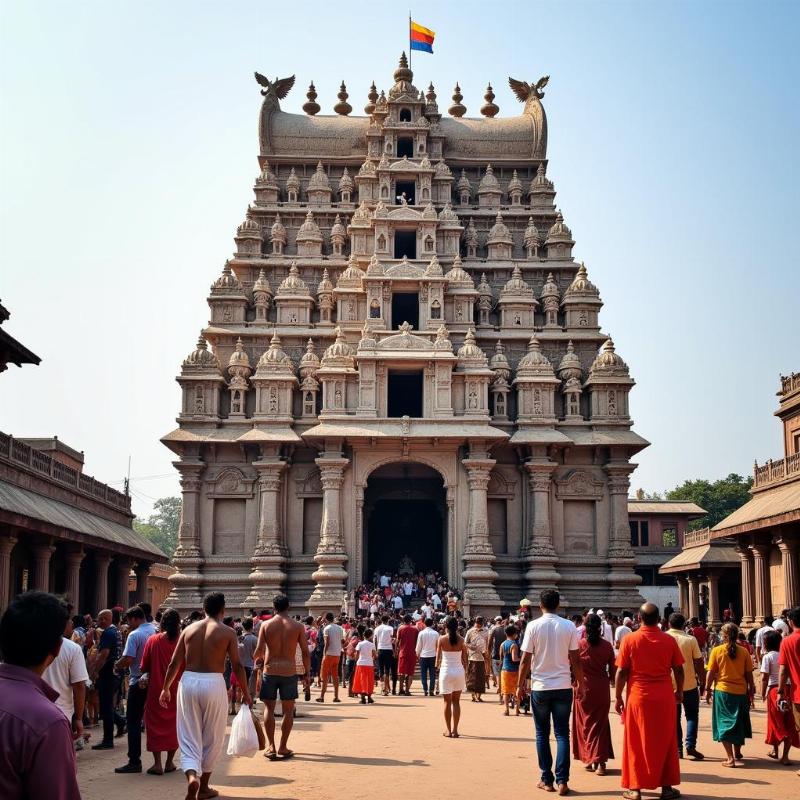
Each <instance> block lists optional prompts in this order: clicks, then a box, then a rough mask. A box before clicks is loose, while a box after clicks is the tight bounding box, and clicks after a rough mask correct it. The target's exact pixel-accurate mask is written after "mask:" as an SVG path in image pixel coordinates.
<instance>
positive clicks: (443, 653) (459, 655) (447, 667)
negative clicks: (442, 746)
mask: <svg viewBox="0 0 800 800" xmlns="http://www.w3.org/2000/svg"><path fill="white" fill-rule="evenodd" d="M445 627H446V628H447V633H446V634H445V635H444V636H440V637H439V641H438V642H437V643H436V668H437V669H438V670H439V693H440V694H441V695H442V698H443V699H444V721H445V724H446V725H447V732H446V733H444V734H442V735H443V736H445V737H447V738H451V739H458V721H459V719H460V718H461V692H465V691H466V690H467V683H466V680H465V675H466V668H467V646H466V645H465V644H464V640H463V639H462V638H461V636H459V635H458V620H457V619H456V618H455V617H448V618H447V622H446V623H445ZM451 723H452V724H451Z"/></svg>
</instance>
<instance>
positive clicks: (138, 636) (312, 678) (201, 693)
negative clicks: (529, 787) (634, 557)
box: [0, 572, 800, 800]
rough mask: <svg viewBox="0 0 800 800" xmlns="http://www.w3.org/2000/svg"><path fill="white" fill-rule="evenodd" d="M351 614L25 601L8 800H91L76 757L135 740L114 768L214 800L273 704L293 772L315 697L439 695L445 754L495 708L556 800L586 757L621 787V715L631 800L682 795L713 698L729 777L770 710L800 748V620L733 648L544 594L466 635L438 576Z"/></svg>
mask: <svg viewBox="0 0 800 800" xmlns="http://www.w3.org/2000/svg"><path fill="white" fill-rule="evenodd" d="M353 600H355V608H353V607H352V606H353V603H352V601H351V602H350V603H349V607H348V605H346V606H345V607H344V608H343V609H341V610H338V611H337V613H334V612H333V611H331V612H328V613H327V614H325V615H323V616H321V617H318V618H314V617H295V616H292V615H291V614H290V609H289V601H288V599H287V598H286V597H285V596H283V595H278V596H276V597H275V599H274V602H273V608H271V609H261V610H260V611H257V610H255V609H251V610H250V612H249V613H247V614H244V615H242V616H236V617H234V616H232V615H228V614H227V613H226V609H225V598H224V596H223V595H222V594H221V593H211V594H209V595H208V596H207V597H206V598H205V600H204V606H203V611H202V612H201V611H199V610H197V611H194V612H192V613H191V614H190V615H189V616H188V617H187V618H185V619H181V617H180V615H179V614H178V612H177V611H175V610H173V609H169V608H167V609H160V610H158V611H157V612H156V613H155V615H153V612H152V609H151V608H150V606H149V605H148V604H147V603H139V604H137V605H135V606H132V607H131V608H128V609H127V610H123V609H120V608H114V609H103V610H100V611H99V613H98V614H97V616H96V619H93V618H91V617H89V616H88V615H87V616H83V617H82V616H71V615H70V609H69V607H68V606H67V605H66V604H65V603H64V602H63V601H62V600H61V599H59V598H57V597H55V596H53V595H49V594H45V593H41V592H29V593H27V594H24V595H21V596H19V597H18V598H17V599H16V600H14V601H13V602H12V604H11V605H10V606H9V608H8V609H7V610H6V612H5V614H4V615H3V617H2V621H0V650H1V651H2V658H3V663H2V664H0V797H3V798H37V797H48V798H54V799H55V800H76V798H79V797H80V793H79V790H78V786H77V781H76V776H75V750H76V749H82V748H84V747H87V746H90V747H91V748H92V749H94V750H106V749H114V748H115V747H117V746H118V740H119V739H121V738H122V737H126V742H125V743H126V744H127V754H126V755H127V757H126V759H125V762H124V763H122V764H120V765H119V766H118V767H116V770H115V771H116V772H118V773H140V772H142V771H143V769H144V767H143V765H142V744H143V736H144V737H145V739H144V742H145V747H146V750H147V752H149V753H150V754H151V756H152V764H151V765H150V766H149V767H147V769H146V772H147V773H148V774H150V775H163V774H165V773H169V772H173V771H175V770H176V769H178V768H180V769H181V770H182V771H183V772H184V773H185V775H186V779H187V794H186V797H187V798H190V800H195V798H197V799H202V800H206V799H207V798H210V797H214V796H216V791H215V790H214V789H213V788H212V787H211V785H210V778H211V773H212V771H213V769H214V766H215V764H216V763H217V761H218V759H219V756H220V754H221V752H222V748H223V745H224V742H225V731H226V725H227V723H228V721H229V717H230V715H231V714H235V713H236V710H237V705H238V706H239V707H241V706H242V705H244V706H249V707H251V708H252V707H253V705H254V703H255V702H256V701H257V700H260V701H261V702H263V705H264V713H263V725H264V734H265V739H266V749H265V753H264V755H265V756H266V757H267V758H268V759H270V760H271V761H279V760H286V759H290V758H292V756H293V755H294V753H293V751H292V750H291V749H290V747H289V738H290V736H291V733H292V728H293V724H294V719H295V714H296V709H295V704H296V701H297V700H298V698H299V696H300V691H301V690H302V691H303V694H304V698H305V700H306V701H312V700H313V702H316V703H325V702H327V701H328V699H329V698H330V699H331V701H332V702H333V703H341V702H343V699H348V700H350V701H351V702H357V703H360V704H362V705H370V704H374V703H375V702H376V701H375V697H376V696H378V697H381V696H389V695H398V696H408V695H411V694H412V693H416V692H418V691H419V690H420V689H421V693H422V695H423V696H426V697H432V696H434V695H439V696H441V697H442V699H443V701H444V703H443V707H442V711H443V717H444V730H443V736H444V737H445V738H448V739H458V738H459V736H460V734H459V725H460V721H461V714H462V708H461V699H462V695H464V694H466V693H469V696H470V699H471V701H472V702H474V703H483V702H486V701H487V699H489V698H490V697H492V698H493V699H492V702H494V703H496V704H497V707H498V713H502V714H503V715H505V716H510V715H512V713H513V715H514V716H519V715H520V714H528V713H530V714H531V715H532V717H533V720H534V726H535V731H536V737H535V738H536V751H537V757H538V762H539V768H540V778H539V782H538V786H539V788H540V789H542V790H544V791H549V792H555V793H558V794H559V795H566V794H568V793H569V792H570V788H569V779H570V767H571V759H572V758H574V759H576V760H578V761H579V762H581V763H582V764H583V766H584V767H585V769H586V770H587V771H590V772H592V773H594V774H596V775H600V776H602V775H605V774H607V765H608V762H609V761H610V760H612V759H614V758H615V753H614V749H613V745H612V737H611V724H610V714H611V708H612V701H613V708H614V710H615V711H616V713H617V714H619V715H621V717H622V719H623V722H624V725H623V732H624V733H623V751H622V753H621V754H620V757H621V761H622V770H621V774H622V787H623V789H624V792H623V797H625V798H626V800H640V798H641V792H642V790H646V789H660V790H661V798H663V800H670V799H671V798H676V797H678V796H679V794H680V793H679V792H678V790H677V789H676V788H675V787H676V785H677V784H679V783H680V759H681V758H690V759H693V760H695V761H701V760H703V759H704V755H703V754H702V753H701V752H700V751H699V750H698V749H697V731H698V719H699V711H700V706H701V701H702V699H703V698H704V699H705V701H706V703H708V704H710V705H711V721H712V731H713V739H714V741H716V742H719V743H720V744H721V746H722V748H723V750H724V760H723V761H722V762H721V763H722V765H723V766H724V767H728V768H736V767H741V766H743V765H744V763H745V761H744V755H743V751H742V748H743V747H744V745H745V742H746V740H747V739H748V738H751V737H752V726H751V721H750V712H751V710H752V708H753V707H754V704H755V701H756V696H759V697H760V698H761V700H762V702H763V703H764V704H765V709H766V715H767V730H766V742H767V744H768V745H769V746H770V748H771V749H770V751H769V753H768V755H769V757H770V758H771V759H774V760H775V761H776V762H779V763H781V764H784V765H788V764H790V763H791V762H790V750H791V748H792V747H800V734H798V731H799V730H800V608H797V609H793V610H788V609H787V610H785V611H784V612H783V613H782V614H781V616H780V617H779V618H778V619H775V620H773V619H772V618H771V617H768V618H767V619H766V620H765V622H764V624H763V625H761V626H760V627H759V628H757V629H755V630H753V631H751V633H750V636H749V637H747V636H745V635H744V634H743V633H742V632H741V631H740V630H739V628H738V627H737V626H736V625H735V624H734V622H733V621H728V622H726V623H725V624H724V625H723V626H722V628H721V630H720V631H719V632H718V633H717V632H715V631H713V630H712V631H709V629H708V628H707V626H705V625H703V624H702V623H701V622H700V620H699V619H697V618H693V619H690V620H688V621H687V620H686V618H685V617H684V616H682V615H681V614H680V613H677V612H674V611H673V610H672V607H671V606H668V607H667V608H666V609H664V610H663V613H662V612H661V610H659V609H658V608H657V607H656V606H654V605H653V604H651V603H646V604H645V605H643V606H642V607H641V608H640V609H639V610H638V612H636V613H634V612H630V611H622V612H621V613H620V614H619V615H616V614H611V613H609V614H606V612H604V611H603V610H602V609H597V610H595V609H590V610H588V611H586V612H585V613H583V614H576V615H574V616H573V617H571V618H565V617H564V616H562V615H561V614H560V613H559V607H560V597H559V593H558V592H557V591H556V590H554V589H550V590H545V591H543V592H542V593H541V596H540V598H539V608H538V609H535V608H534V607H533V605H532V604H531V603H530V601H529V600H528V599H523V600H522V601H521V602H520V604H519V607H518V608H517V609H515V610H514V611H513V612H510V613H506V614H504V615H499V616H497V617H495V618H493V619H491V620H487V619H484V618H483V617H481V616H475V617H474V618H472V619H467V618H466V617H465V616H464V613H463V607H462V601H461V599H460V598H459V596H458V593H457V592H455V591H454V590H453V589H452V587H450V586H448V584H447V581H446V580H445V579H444V578H443V577H442V576H440V575H438V574H436V573H429V574H418V575H403V576H400V575H392V574H389V573H388V572H381V573H379V574H377V575H376V576H375V579H374V581H373V582H372V583H371V584H366V585H364V586H362V587H359V589H358V590H357V591H356V592H355V594H354V596H353ZM415 681H418V682H419V689H418V688H417V687H416V686H415V685H414V684H415ZM329 690H330V692H329ZM345 691H346V695H345ZM313 695H316V696H315V697H314V696H313ZM279 700H280V703H281V716H280V717H278V715H277V714H276V706H277V703H278V701H279ZM278 719H280V731H279V732H277V731H276V728H277V720H278ZM684 722H685V731H684V730H683V723H684ZM551 731H552V733H553V735H554V738H555V743H556V752H555V758H554V757H553V753H552V750H551V742H550V735H551ZM276 733H277V736H276ZM93 739H94V741H92V740H93ZM178 751H180V762H179V765H178V762H177V760H176V754H177V753H178ZM799 774H800V773H799Z"/></svg>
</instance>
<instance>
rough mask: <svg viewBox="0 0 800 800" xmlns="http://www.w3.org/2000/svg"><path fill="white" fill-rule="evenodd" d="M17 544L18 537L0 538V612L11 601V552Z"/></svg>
mask: <svg viewBox="0 0 800 800" xmlns="http://www.w3.org/2000/svg"><path fill="white" fill-rule="evenodd" d="M16 543H17V537H16V536H11V535H9V536H0V612H2V611H5V609H6V607H7V606H8V604H9V602H10V601H11V551H12V550H13V549H14V545H15V544H16Z"/></svg>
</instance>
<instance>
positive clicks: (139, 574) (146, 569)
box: [135, 561, 150, 603]
mask: <svg viewBox="0 0 800 800" xmlns="http://www.w3.org/2000/svg"><path fill="white" fill-rule="evenodd" d="M135 572H136V595H135V598H136V602H137V603H148V602H150V598H149V592H148V591H147V588H148V586H147V583H148V578H149V576H150V564H149V563H148V562H147V561H140V562H139V563H138V564H137V565H136V568H135Z"/></svg>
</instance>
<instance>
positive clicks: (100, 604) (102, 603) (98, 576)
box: [91, 553, 111, 617]
mask: <svg viewBox="0 0 800 800" xmlns="http://www.w3.org/2000/svg"><path fill="white" fill-rule="evenodd" d="M110 563H111V556H110V555H108V553H95V554H94V608H93V609H92V610H91V612H92V616H95V617H96V616H97V614H98V612H100V611H102V610H103V609H105V608H108V565H109V564H110Z"/></svg>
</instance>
